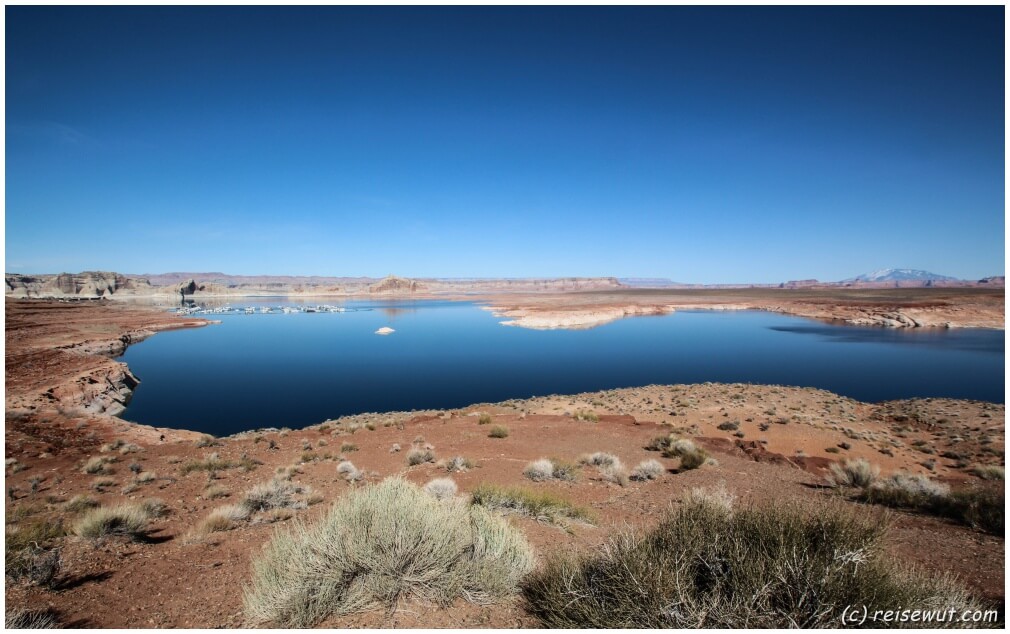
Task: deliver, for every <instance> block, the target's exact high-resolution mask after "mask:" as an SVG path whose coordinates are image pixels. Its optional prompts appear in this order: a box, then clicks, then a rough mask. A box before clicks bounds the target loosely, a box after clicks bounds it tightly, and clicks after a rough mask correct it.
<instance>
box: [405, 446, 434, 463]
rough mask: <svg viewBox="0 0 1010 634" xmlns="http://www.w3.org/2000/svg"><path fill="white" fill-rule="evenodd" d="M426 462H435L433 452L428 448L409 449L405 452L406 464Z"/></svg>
mask: <svg viewBox="0 0 1010 634" xmlns="http://www.w3.org/2000/svg"><path fill="white" fill-rule="evenodd" d="M426 462H435V454H434V453H432V452H431V451H430V450H428V449H411V450H410V451H408V452H407V464H408V465H410V466H411V467H413V466H415V465H419V464H424V463H426Z"/></svg>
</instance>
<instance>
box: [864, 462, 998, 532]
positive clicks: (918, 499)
mask: <svg viewBox="0 0 1010 634" xmlns="http://www.w3.org/2000/svg"><path fill="white" fill-rule="evenodd" d="M1004 495H1005V494H1004V492H1003V490H1002V489H1001V488H999V487H993V486H986V487H972V488H966V489H960V490H957V491H953V492H952V491H951V490H950V488H949V487H948V486H947V485H945V484H942V483H939V482H934V481H932V480H930V479H929V478H927V477H925V476H921V475H908V474H901V473H898V474H895V475H892V476H891V477H890V478H887V479H885V480H881V481H879V482H875V483H873V484H872V485H871V486H869V487H866V488H864V489H862V490H861V491H860V492H859V493H858V494H857V495H856V497H857V499H861V500H863V501H865V502H869V503H871V504H881V505H884V506H890V507H893V508H903V509H911V510H915V511H919V512H922V513H928V514H930V515H937V516H939V517H945V518H948V519H951V520H954V521H956V522H960V523H961V524H966V525H968V526H971V527H973V528H978V529H980V530H984V531H986V532H989V533H992V534H994V535H1002V534H1003V532H1004V526H1005V524H1004V516H1005V513H1006V509H1005V504H1004Z"/></svg>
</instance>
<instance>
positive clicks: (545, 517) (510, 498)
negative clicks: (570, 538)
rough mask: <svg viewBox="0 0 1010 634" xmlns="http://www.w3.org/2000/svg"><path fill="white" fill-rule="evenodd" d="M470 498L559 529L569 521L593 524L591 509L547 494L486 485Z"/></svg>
mask: <svg viewBox="0 0 1010 634" xmlns="http://www.w3.org/2000/svg"><path fill="white" fill-rule="evenodd" d="M470 499H471V503H472V504H474V505H476V506H483V507H486V508H488V509H490V510H492V511H505V512H509V513H517V514H519V515H525V516H528V517H532V518H534V519H536V520H538V521H541V522H547V523H549V524H555V525H558V526H567V525H568V520H575V521H578V522H584V523H588V524H591V523H592V522H593V517H592V514H591V513H590V512H589V509H586V508H584V507H581V506H577V505H575V504H572V503H571V502H569V501H568V500H566V499H564V498H562V497H560V496H557V495H554V494H553V493H549V492H546V491H532V490H530V489H525V488H522V487H502V486H498V485H494V484H488V483H482V484H480V485H479V486H478V487H477V488H476V489H474V491H473V493H472V494H471V498H470Z"/></svg>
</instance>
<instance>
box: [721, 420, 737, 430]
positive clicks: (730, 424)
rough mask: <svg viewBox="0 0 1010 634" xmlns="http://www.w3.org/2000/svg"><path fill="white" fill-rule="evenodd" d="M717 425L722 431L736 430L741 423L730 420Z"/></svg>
mask: <svg viewBox="0 0 1010 634" xmlns="http://www.w3.org/2000/svg"><path fill="white" fill-rule="evenodd" d="M716 427H717V429H720V430H722V431H736V430H738V429H740V423H738V422H736V421H730V420H728V421H726V422H725V423H719V424H718V425H717V426H716Z"/></svg>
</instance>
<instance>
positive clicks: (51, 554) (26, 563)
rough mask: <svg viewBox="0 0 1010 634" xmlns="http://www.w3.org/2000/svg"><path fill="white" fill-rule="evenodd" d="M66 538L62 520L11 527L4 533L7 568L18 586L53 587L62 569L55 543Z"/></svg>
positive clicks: (5, 566) (11, 578)
mask: <svg viewBox="0 0 1010 634" xmlns="http://www.w3.org/2000/svg"><path fill="white" fill-rule="evenodd" d="M64 535H66V531H65V530H64V528H63V523H62V522H61V521H55V522H52V521H47V520H42V519H40V520H33V521H31V522H30V523H27V524H16V525H14V526H9V527H8V528H7V531H6V533H5V534H4V564H5V565H4V568H5V571H6V575H7V577H8V578H10V580H11V581H14V582H16V583H20V582H24V583H28V584H31V585H35V586H42V587H46V588H51V587H52V586H53V583H54V582H55V580H56V576H57V575H58V574H59V572H60V570H61V569H62V567H63V559H62V558H61V556H60V549H59V548H56V547H54V545H53V543H52V542H54V541H55V540H57V539H59V538H61V537H63V536H64Z"/></svg>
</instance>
